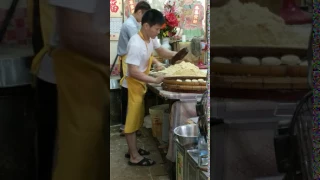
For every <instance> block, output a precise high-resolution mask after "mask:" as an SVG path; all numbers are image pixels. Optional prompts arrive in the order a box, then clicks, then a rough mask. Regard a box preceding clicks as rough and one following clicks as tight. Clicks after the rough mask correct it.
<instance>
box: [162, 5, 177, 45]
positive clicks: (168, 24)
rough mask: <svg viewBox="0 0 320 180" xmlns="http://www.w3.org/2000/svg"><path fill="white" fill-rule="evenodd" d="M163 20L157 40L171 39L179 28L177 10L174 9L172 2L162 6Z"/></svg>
mask: <svg viewBox="0 0 320 180" xmlns="http://www.w3.org/2000/svg"><path fill="white" fill-rule="evenodd" d="M163 14H164V18H165V23H164V24H163V25H162V27H161V30H160V34H159V38H160V39H161V38H164V37H172V36H174V35H175V34H176V33H177V29H176V28H177V27H178V26H179V18H180V17H179V9H178V8H176V3H175V2H173V1H172V0H169V1H167V3H165V4H164V12H163Z"/></svg>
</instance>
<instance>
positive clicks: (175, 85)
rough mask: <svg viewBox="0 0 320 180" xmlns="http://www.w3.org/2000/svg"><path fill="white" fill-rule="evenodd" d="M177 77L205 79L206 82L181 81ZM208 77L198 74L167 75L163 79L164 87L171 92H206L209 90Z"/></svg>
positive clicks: (181, 78) (182, 78)
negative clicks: (198, 75) (197, 75)
mask: <svg viewBox="0 0 320 180" xmlns="http://www.w3.org/2000/svg"><path fill="white" fill-rule="evenodd" d="M177 79H180V80H182V81H184V80H186V79H190V80H192V79H197V80H198V79H203V80H204V81H205V82H179V81H177ZM206 85H207V83H206V78H203V77H196V76H176V77H166V78H165V79H164V80H163V83H162V85H161V86H162V88H163V90H166V91H171V92H184V93H204V92H205V91H206V90H207V86H206Z"/></svg>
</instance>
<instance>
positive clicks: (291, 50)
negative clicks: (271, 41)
mask: <svg viewBox="0 0 320 180" xmlns="http://www.w3.org/2000/svg"><path fill="white" fill-rule="evenodd" d="M307 51H308V49H307V48H295V47H282V46H278V47H277V46H223V45H211V47H210V54H211V56H212V57H214V56H222V57H244V56H254V57H257V58H262V57H265V56H276V57H278V56H283V55H286V54H294V55H297V56H299V57H305V56H306V55H307Z"/></svg>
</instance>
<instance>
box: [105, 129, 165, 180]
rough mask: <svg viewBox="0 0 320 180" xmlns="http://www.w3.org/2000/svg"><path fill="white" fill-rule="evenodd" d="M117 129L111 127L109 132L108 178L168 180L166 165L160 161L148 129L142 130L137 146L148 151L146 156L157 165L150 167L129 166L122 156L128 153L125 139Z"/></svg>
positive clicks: (158, 152)
mask: <svg viewBox="0 0 320 180" xmlns="http://www.w3.org/2000/svg"><path fill="white" fill-rule="evenodd" d="M118 130H119V127H118V126H116V127H111V131H110V173H111V174H110V177H111V179H112V180H125V179H130V180H138V179H139V180H169V176H168V174H167V172H166V164H165V162H164V160H163V159H162V156H161V153H160V151H159V149H158V147H157V146H158V145H157V142H156V140H155V139H154V138H153V137H152V133H151V130H150V129H145V128H144V129H142V136H141V137H139V138H138V146H139V147H141V148H143V149H146V150H148V151H150V153H151V154H150V155H149V156H146V157H148V158H150V159H152V160H154V161H156V163H157V164H155V165H153V166H151V167H139V166H129V165H128V159H127V158H125V157H124V154H125V153H126V152H127V151H128V148H127V143H126V140H125V137H121V136H120V135H119V131H118Z"/></svg>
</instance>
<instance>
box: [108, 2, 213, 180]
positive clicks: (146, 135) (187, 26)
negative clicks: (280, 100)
mask: <svg viewBox="0 0 320 180" xmlns="http://www.w3.org/2000/svg"><path fill="white" fill-rule="evenodd" d="M137 2H139V1H138V0H124V1H122V2H121V1H114V5H113V6H114V8H112V7H111V10H110V14H111V20H110V22H111V24H110V25H111V26H110V27H111V32H110V40H111V42H110V44H111V45H110V52H111V54H110V57H111V62H110V63H111V70H112V76H111V79H110V85H111V87H110V88H111V97H110V98H111V102H113V106H111V111H110V113H111V123H110V124H111V136H110V140H111V142H110V143H111V144H114V145H113V146H112V147H111V154H112V156H111V161H110V162H111V163H112V162H117V163H115V164H113V165H111V177H112V179H121V178H124V177H129V176H130V178H135V177H137V178H139V177H141V178H145V179H150V178H149V177H150V176H151V179H181V180H182V179H183V180H186V179H190V180H196V179H199V180H200V179H208V178H209V177H210V176H209V168H208V164H209V153H208V144H209V139H208V130H207V129H208V128H207V126H208V114H209V112H208V106H207V103H208V101H207V97H208V91H207V90H208V88H207V87H208V86H207V80H208V75H207V74H208V65H209V63H208V43H207V42H208V39H207V38H208V36H207V33H206V32H207V28H208V22H207V20H208V18H207V17H208V15H209V14H208V7H207V6H208V3H207V2H206V1H205V0H171V1H168V0H149V1H148V2H149V3H150V5H151V8H154V9H157V10H159V11H161V12H163V14H166V12H172V13H174V15H175V17H176V18H177V20H178V25H177V26H175V27H173V28H171V29H169V30H168V29H162V30H160V33H159V35H158V37H157V38H156V39H157V41H158V42H159V43H160V44H161V46H162V47H164V48H167V49H170V50H172V51H176V52H178V54H179V56H180V55H181V56H180V57H173V58H172V59H166V58H162V57H160V56H159V55H157V53H156V51H154V56H155V57H156V58H157V59H158V60H159V61H161V63H163V64H164V65H165V67H166V68H165V69H163V70H161V71H157V70H156V69H155V68H154V69H153V70H152V71H151V72H150V74H149V75H150V76H153V77H157V76H159V75H164V81H163V82H162V83H161V84H147V87H148V91H147V93H146V95H145V118H144V124H143V127H142V128H141V132H142V135H141V136H140V137H138V146H141V147H142V148H145V149H148V150H150V152H151V154H150V156H149V157H150V158H153V159H155V160H156V161H157V164H156V165H154V166H151V167H150V168H148V171H145V169H146V167H136V168H133V167H131V166H128V165H127V159H125V158H124V157H123V153H124V152H125V151H126V150H127V144H126V140H125V138H124V137H123V136H121V133H120V130H119V128H120V126H121V121H120V116H121V111H119V108H120V107H121V105H120V104H121V97H120V92H121V85H120V84H119V80H120V72H119V69H120V63H119V57H117V45H118V39H119V35H120V34H119V33H120V30H121V25H122V24H123V22H124V21H126V19H127V18H128V17H129V16H130V14H132V13H133V12H134V4H136V3H137ZM131 4H133V6H130V5H131ZM130 7H131V8H130ZM167 21H168V20H166V22H167ZM199 152H201V153H199ZM124 171H125V172H128V174H125V173H123V172H124Z"/></svg>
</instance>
